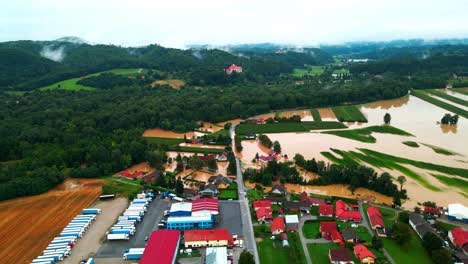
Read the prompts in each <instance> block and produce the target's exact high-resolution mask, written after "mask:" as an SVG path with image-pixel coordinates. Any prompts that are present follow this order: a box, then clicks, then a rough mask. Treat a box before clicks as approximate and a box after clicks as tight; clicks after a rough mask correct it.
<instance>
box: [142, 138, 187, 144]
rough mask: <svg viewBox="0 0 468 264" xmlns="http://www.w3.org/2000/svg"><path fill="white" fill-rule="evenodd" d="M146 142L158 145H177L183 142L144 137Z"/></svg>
mask: <svg viewBox="0 0 468 264" xmlns="http://www.w3.org/2000/svg"><path fill="white" fill-rule="evenodd" d="M145 139H146V140H147V141H148V142H151V143H154V144H158V145H178V144H180V143H182V142H184V139H183V138H161V137H146V138H145Z"/></svg>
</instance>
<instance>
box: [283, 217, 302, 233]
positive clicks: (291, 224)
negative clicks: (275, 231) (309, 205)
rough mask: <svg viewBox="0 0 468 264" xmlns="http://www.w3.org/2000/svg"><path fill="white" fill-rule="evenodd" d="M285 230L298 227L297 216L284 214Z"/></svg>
mask: <svg viewBox="0 0 468 264" xmlns="http://www.w3.org/2000/svg"><path fill="white" fill-rule="evenodd" d="M285 219H286V228H287V230H297V228H298V227H299V217H298V216H297V215H285Z"/></svg>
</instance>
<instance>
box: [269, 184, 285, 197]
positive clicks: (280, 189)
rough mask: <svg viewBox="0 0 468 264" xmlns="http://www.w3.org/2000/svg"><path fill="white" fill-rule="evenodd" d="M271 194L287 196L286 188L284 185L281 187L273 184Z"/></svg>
mask: <svg viewBox="0 0 468 264" xmlns="http://www.w3.org/2000/svg"><path fill="white" fill-rule="evenodd" d="M270 192H271V193H272V194H279V195H284V194H286V187H284V186H283V185H279V184H273V186H271V191H270Z"/></svg>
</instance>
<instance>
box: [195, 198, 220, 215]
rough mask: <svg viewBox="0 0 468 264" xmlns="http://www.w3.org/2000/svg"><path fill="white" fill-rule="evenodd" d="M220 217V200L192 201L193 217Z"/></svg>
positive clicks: (203, 199) (204, 199)
mask: <svg viewBox="0 0 468 264" xmlns="http://www.w3.org/2000/svg"><path fill="white" fill-rule="evenodd" d="M206 214H210V215H218V214H219V203H218V199H215V198H202V199H198V200H193V201H192V215H193V216H199V215H206Z"/></svg>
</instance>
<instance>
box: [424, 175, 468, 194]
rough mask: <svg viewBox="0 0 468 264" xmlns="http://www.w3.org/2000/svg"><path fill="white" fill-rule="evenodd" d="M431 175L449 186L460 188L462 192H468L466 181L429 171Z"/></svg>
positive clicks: (467, 182)
mask: <svg viewBox="0 0 468 264" xmlns="http://www.w3.org/2000/svg"><path fill="white" fill-rule="evenodd" d="M431 175H432V176H434V177H436V179H437V180H439V181H440V182H442V183H443V184H445V185H447V186H450V187H454V188H458V189H460V190H462V191H463V192H464V193H466V194H468V181H465V180H463V179H459V178H454V177H449V176H445V175H440V174H432V173H431Z"/></svg>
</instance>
